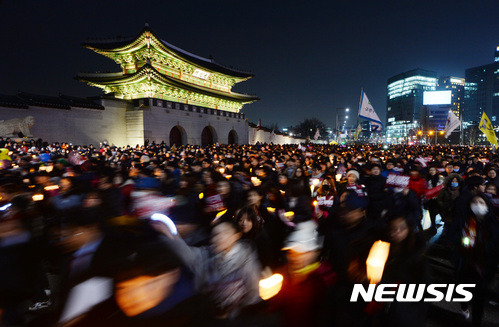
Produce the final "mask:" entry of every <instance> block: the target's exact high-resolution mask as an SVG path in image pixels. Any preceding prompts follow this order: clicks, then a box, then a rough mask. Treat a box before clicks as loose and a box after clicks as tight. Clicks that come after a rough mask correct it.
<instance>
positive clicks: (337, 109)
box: [335, 108, 350, 143]
mask: <svg viewBox="0 0 499 327" xmlns="http://www.w3.org/2000/svg"><path fill="white" fill-rule="evenodd" d="M340 110H345V112H349V111H350V108H336V121H335V122H336V142H338V143H339V139H340V130H339V128H338V117H339V111H340ZM345 119H348V114H345ZM345 123H346V121H345Z"/></svg>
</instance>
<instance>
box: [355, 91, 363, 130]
mask: <svg viewBox="0 0 499 327" xmlns="http://www.w3.org/2000/svg"><path fill="white" fill-rule="evenodd" d="M362 94H364V88H363V87H361V88H360V99H359V109H358V110H357V124H355V125H356V126H355V128H356V129H357V128H358V127H359V121H360V117H359V116H360V106H362ZM360 131H361V132H362V128H361V130H360ZM359 134H360V132H359ZM358 138H359V136H358V135H357V139H358Z"/></svg>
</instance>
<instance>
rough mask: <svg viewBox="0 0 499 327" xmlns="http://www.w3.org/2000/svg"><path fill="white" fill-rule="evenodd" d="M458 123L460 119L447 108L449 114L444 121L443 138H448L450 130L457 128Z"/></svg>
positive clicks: (459, 123)
mask: <svg viewBox="0 0 499 327" xmlns="http://www.w3.org/2000/svg"><path fill="white" fill-rule="evenodd" d="M460 125H461V121H460V120H459V118H457V116H456V115H454V113H453V112H452V111H450V110H449V116H448V117H447V121H446V122H445V129H444V131H445V138H448V137H449V136H450V134H451V133H452V131H453V130H455V129H456V128H458V127H459V126H460Z"/></svg>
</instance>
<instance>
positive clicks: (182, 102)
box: [77, 25, 258, 145]
mask: <svg viewBox="0 0 499 327" xmlns="http://www.w3.org/2000/svg"><path fill="white" fill-rule="evenodd" d="M83 46H85V47H86V48H88V49H91V50H93V51H95V52H97V53H99V54H102V55H104V56H106V57H108V58H110V59H112V60H114V61H115V62H116V63H117V64H119V65H120V66H121V70H122V71H121V72H117V73H81V74H79V75H78V76H77V79H78V80H80V81H83V82H85V83H87V84H88V85H90V86H96V87H99V88H101V89H102V90H103V91H104V92H105V93H106V94H108V95H110V96H112V97H114V98H118V99H123V100H131V101H132V102H133V103H134V106H133V110H134V111H143V113H135V114H129V115H127V122H126V123H127V126H128V125H130V124H131V123H132V122H130V121H129V120H131V119H133V120H134V122H135V123H136V122H137V121H139V122H140V119H143V121H144V123H143V132H142V134H140V133H139V134H137V135H139V136H138V137H139V138H140V137H143V138H148V137H151V138H153V139H154V138H155V135H158V136H157V139H160V138H163V139H164V140H165V142H170V145H173V144H175V145H181V144H185V143H193V144H203V145H206V144H212V143H214V142H220V143H237V142H238V139H240V138H241V135H240V134H244V129H245V130H246V131H247V128H248V127H247V125H246V122H245V119H244V115H243V114H241V113H240V110H241V109H242V107H243V106H244V105H245V104H248V103H252V102H254V101H257V100H258V98H257V97H256V96H254V95H247V94H241V93H235V92H232V91H231V89H232V87H233V86H234V85H235V84H236V83H239V82H242V81H245V80H248V79H249V78H251V77H253V74H251V73H248V72H244V71H239V70H236V69H233V68H228V67H225V66H222V65H220V64H218V63H216V62H215V61H214V60H213V59H208V58H203V57H200V56H197V55H194V54H192V53H189V52H187V51H185V50H182V49H180V48H178V47H176V46H174V45H172V44H170V43H167V42H165V41H163V40H161V39H160V38H159V37H158V36H157V35H156V34H155V33H154V32H153V31H152V30H151V29H150V28H149V26H148V25H146V27H145V28H144V29H143V30H142V31H141V32H140V33H139V35H137V36H135V37H131V38H118V39H113V40H109V39H108V40H98V41H89V42H86V43H84V44H83ZM139 101H140V104H141V105H135V104H136V103H139ZM152 103H154V104H155V105H156V104H157V103H162V104H163V103H168V107H167V106H166V105H164V107H165V108H174V109H180V110H189V111H191V112H195V113H201V114H189V113H182V115H180V113H179V112H172V111H171V110H168V109H167V110H166V111H165V110H162V111H159V109H158V108H156V107H154V108H155V110H156V112H152V109H153V105H152ZM144 104H145V105H144ZM128 110H131V109H128ZM148 110H151V112H148ZM160 112H161V113H162V114H160ZM168 114H169V115H168ZM203 114H204V115H203ZM140 115H142V116H140ZM186 115H187V116H188V118H185V116H186ZM209 115H215V116H218V117H212V118H210V117H209ZM210 119H211V120H210ZM243 125H244V126H243ZM165 129H167V130H166V131H165ZM148 133H149V134H148ZM142 135H143V136H142ZM243 141H244V138H243Z"/></svg>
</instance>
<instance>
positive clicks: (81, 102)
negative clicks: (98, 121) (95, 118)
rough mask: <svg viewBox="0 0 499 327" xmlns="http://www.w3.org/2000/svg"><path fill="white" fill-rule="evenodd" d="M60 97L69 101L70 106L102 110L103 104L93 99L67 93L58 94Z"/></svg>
mask: <svg viewBox="0 0 499 327" xmlns="http://www.w3.org/2000/svg"><path fill="white" fill-rule="evenodd" d="M59 96H60V97H61V99H63V100H64V101H66V102H67V103H69V105H70V106H71V107H79V108H87V109H99V110H104V106H102V105H100V104H98V103H95V102H94V101H92V100H90V99H86V98H78V97H73V96H69V95H64V94H60V95H59Z"/></svg>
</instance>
